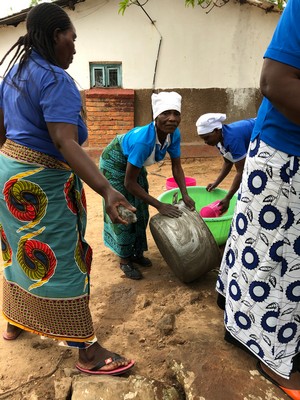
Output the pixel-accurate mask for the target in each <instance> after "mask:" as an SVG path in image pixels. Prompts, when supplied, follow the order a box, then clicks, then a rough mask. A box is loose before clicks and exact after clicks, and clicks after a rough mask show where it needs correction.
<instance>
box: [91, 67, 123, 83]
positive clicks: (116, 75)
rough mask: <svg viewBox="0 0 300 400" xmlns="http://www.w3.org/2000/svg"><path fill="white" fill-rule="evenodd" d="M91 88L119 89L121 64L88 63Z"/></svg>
mask: <svg viewBox="0 0 300 400" xmlns="http://www.w3.org/2000/svg"><path fill="white" fill-rule="evenodd" d="M90 84H91V87H104V88H105V87H113V88H116V87H121V86H122V64H121V63H94V62H92V63H90Z"/></svg>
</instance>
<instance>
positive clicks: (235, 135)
mask: <svg viewBox="0 0 300 400" xmlns="http://www.w3.org/2000/svg"><path fill="white" fill-rule="evenodd" d="M255 121H256V118H250V119H244V120H241V121H236V122H233V123H231V124H224V125H223V126H222V136H223V146H219V145H217V147H218V149H219V151H220V153H221V154H222V156H223V157H225V158H226V159H228V160H229V161H231V162H233V163H236V162H238V161H240V160H242V159H243V158H245V157H246V155H247V151H248V147H249V143H250V139H251V134H252V131H253V127H254V125H255Z"/></svg>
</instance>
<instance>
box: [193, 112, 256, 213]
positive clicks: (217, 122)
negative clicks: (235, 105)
mask: <svg viewBox="0 0 300 400" xmlns="http://www.w3.org/2000/svg"><path fill="white" fill-rule="evenodd" d="M225 120H226V115H225V114H220V113H207V114H203V115H201V117H199V118H198V120H197V122H196V126H197V132H198V135H199V136H200V137H201V139H203V140H204V142H205V143H206V144H207V145H209V146H216V147H217V148H218V150H219V152H220V154H221V155H222V156H223V166H222V169H221V171H220V173H219V175H218V177H217V178H216V180H215V181H214V182H213V183H209V184H208V185H207V186H206V190H207V191H208V192H210V191H212V190H214V189H215V188H216V187H217V186H218V185H220V183H221V182H223V180H224V179H225V178H226V176H227V175H228V174H229V173H230V171H231V170H232V167H233V165H234V166H235V169H236V173H235V176H234V178H233V181H232V184H231V186H230V188H229V190H228V193H227V194H226V196H225V197H224V199H221V200H220V203H219V206H220V207H221V212H222V213H225V212H226V211H227V210H228V207H229V204H230V200H231V199H232V197H233V195H234V194H235V193H236V192H237V190H238V188H239V187H240V184H241V181H242V175H243V170H244V164H245V160H246V155H247V152H248V147H249V143H250V139H251V134H252V131H253V127H254V124H255V121H256V119H255V118H250V119H243V120H241V121H236V122H232V123H231V124H223V122H224V121H225Z"/></svg>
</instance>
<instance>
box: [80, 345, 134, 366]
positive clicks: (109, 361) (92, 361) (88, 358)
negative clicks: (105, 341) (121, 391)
mask: <svg viewBox="0 0 300 400" xmlns="http://www.w3.org/2000/svg"><path fill="white" fill-rule="evenodd" d="M114 359H116V360H115V361H114ZM100 362H103V364H104V366H103V367H101V368H99V371H112V370H114V369H116V368H120V367H126V366H127V365H128V364H130V362H131V361H130V360H128V359H127V358H124V357H121V356H117V355H116V354H115V353H113V352H111V351H109V350H106V349H104V348H103V347H102V346H100V344H99V343H98V342H96V343H94V344H93V345H92V346H90V347H88V348H87V349H84V350H83V349H80V350H79V361H78V364H77V365H78V366H79V367H81V368H84V369H87V370H91V369H93V368H95V366H96V365H97V364H99V363H100ZM105 364H106V365H105Z"/></svg>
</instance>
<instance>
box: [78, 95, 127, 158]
mask: <svg viewBox="0 0 300 400" xmlns="http://www.w3.org/2000/svg"><path fill="white" fill-rule="evenodd" d="M85 111H86V124H87V128H88V132H89V138H88V141H87V143H85V147H86V148H87V149H88V152H89V154H90V155H91V156H92V157H93V156H98V155H99V154H101V152H102V150H103V148H104V147H106V145H107V144H108V143H109V142H111V140H112V139H113V138H114V137H115V136H116V135H117V134H119V133H126V132H127V131H129V130H130V129H132V128H133V127H134V90H130V89H99V88H93V89H90V90H87V91H86V92H85Z"/></svg>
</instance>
